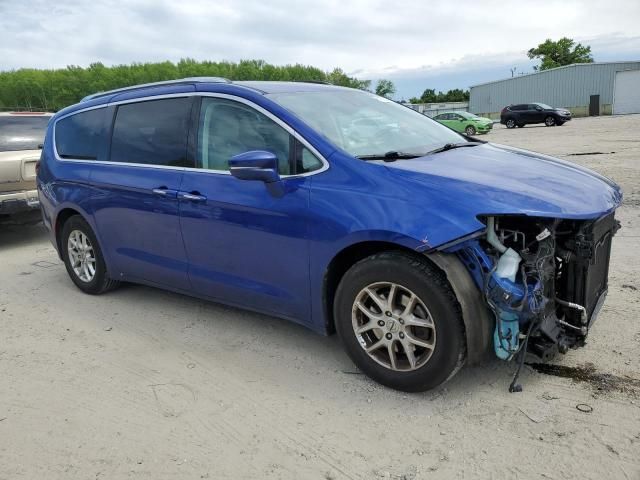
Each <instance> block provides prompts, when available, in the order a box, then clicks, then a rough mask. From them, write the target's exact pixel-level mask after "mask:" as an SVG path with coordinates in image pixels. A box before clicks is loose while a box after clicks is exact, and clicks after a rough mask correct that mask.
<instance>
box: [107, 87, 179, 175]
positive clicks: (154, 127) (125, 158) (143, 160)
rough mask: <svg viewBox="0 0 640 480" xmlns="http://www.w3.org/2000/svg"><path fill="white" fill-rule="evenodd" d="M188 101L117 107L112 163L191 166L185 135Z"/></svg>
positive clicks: (175, 100) (133, 104)
mask: <svg viewBox="0 0 640 480" xmlns="http://www.w3.org/2000/svg"><path fill="white" fill-rule="evenodd" d="M191 105H192V99H191V98H169V99H162V100H149V101H145V102H139V103H128V104H124V105H120V106H119V107H118V110H117V112H116V119H115V123H114V126H113V138H112V141H111V161H112V162H124V163H139V164H147V165H163V166H172V167H185V166H190V165H188V162H187V133H188V128H189V115H190V112H191Z"/></svg>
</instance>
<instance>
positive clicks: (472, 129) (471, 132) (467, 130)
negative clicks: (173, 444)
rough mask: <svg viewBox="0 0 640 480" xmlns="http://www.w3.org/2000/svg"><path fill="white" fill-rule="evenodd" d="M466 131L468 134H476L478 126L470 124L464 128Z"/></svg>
mask: <svg viewBox="0 0 640 480" xmlns="http://www.w3.org/2000/svg"><path fill="white" fill-rule="evenodd" d="M464 133H465V134H467V136H469V137H470V136H472V135H475V134H476V128H475V127H474V126H473V125H469V126H468V127H467V128H465V129H464Z"/></svg>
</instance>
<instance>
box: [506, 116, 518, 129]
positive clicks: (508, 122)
mask: <svg viewBox="0 0 640 480" xmlns="http://www.w3.org/2000/svg"><path fill="white" fill-rule="evenodd" d="M504 124H505V125H506V127H507V128H515V127H516V121H515V119H513V118H507V120H506V122H504Z"/></svg>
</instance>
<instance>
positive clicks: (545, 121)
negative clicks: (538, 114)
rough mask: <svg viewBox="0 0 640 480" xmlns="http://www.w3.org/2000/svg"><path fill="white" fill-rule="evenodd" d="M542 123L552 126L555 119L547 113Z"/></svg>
mask: <svg viewBox="0 0 640 480" xmlns="http://www.w3.org/2000/svg"><path fill="white" fill-rule="evenodd" d="M544 124H545V125H546V126H547V127H553V126H555V124H556V119H555V118H553V117H552V116H551V115H549V116H548V117H547V118H545V119H544Z"/></svg>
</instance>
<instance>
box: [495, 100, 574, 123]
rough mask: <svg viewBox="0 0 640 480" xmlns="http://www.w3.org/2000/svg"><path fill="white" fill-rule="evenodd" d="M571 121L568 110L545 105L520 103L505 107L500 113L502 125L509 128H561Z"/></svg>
mask: <svg viewBox="0 0 640 480" xmlns="http://www.w3.org/2000/svg"><path fill="white" fill-rule="evenodd" d="M569 120H571V112H570V111H569V110H567V109H566V108H554V107H550V106H549V105H546V104H544V103H519V104H517V105H509V106H508V107H504V108H503V109H502V111H501V112H500V123H501V124H503V125H506V126H507V128H515V127H519V128H522V127H524V126H525V125H529V124H532V123H544V124H545V125H546V126H547V127H553V126H556V125H557V126H561V125H563V124H564V123H565V122H568V121H569Z"/></svg>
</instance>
